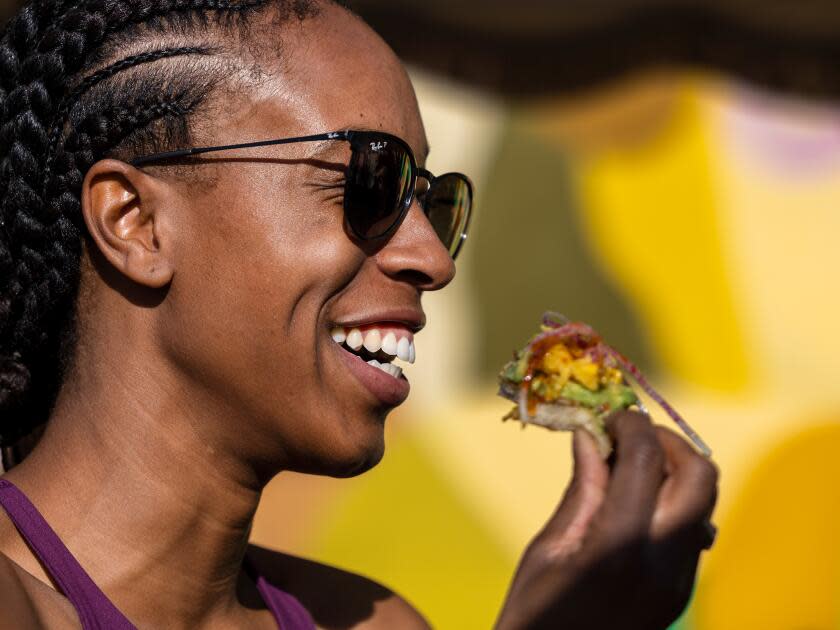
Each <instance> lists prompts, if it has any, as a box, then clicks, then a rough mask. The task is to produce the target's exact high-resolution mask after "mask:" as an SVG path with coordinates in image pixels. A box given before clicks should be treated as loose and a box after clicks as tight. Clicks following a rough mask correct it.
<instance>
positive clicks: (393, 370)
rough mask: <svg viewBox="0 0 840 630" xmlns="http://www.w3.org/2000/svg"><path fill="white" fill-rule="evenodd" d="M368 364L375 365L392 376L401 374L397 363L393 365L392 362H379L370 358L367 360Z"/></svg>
mask: <svg viewBox="0 0 840 630" xmlns="http://www.w3.org/2000/svg"><path fill="white" fill-rule="evenodd" d="M368 365H372V366H373V367H377V368H379V369H380V370H382V371H383V372H385V373H386V374H390V375H391V376H393V377H394V378H399V377H400V376H401V375H402V368H401V367H399V366H398V365H394V364H393V363H380V362H379V361H377V360H376V359H371V360H370V361H368Z"/></svg>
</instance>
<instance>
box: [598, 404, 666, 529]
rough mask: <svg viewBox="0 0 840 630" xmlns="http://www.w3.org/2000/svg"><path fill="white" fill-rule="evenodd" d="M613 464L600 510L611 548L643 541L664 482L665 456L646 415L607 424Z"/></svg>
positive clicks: (618, 415) (623, 414)
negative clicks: (612, 446)
mask: <svg viewBox="0 0 840 630" xmlns="http://www.w3.org/2000/svg"><path fill="white" fill-rule="evenodd" d="M607 430H608V431H609V433H610V435H611V437H612V439H613V444H614V445H615V464H614V465H613V469H612V475H611V479H610V483H609V487H608V488H607V493H606V497H605V499H604V505H603V510H602V517H603V519H602V526H603V528H604V529H605V530H606V531H607V532H608V535H609V538H610V542H611V543H612V544H619V545H620V544H624V543H627V542H633V541H641V540H642V539H643V538H645V537H647V535H648V532H649V529H650V522H651V518H652V517H653V514H654V511H655V509H656V503H657V498H658V496H659V491H660V487H661V485H662V482H663V480H664V478H665V461H666V460H665V452H664V450H663V448H662V444H661V443H660V441H659V438H658V437H657V434H656V431H655V429H654V427H653V425H652V424H651V421H650V418H648V417H647V416H646V415H644V414H641V413H637V412H632V411H623V412H619V413H616V414H614V415H613V416H611V417H610V418H609V419H608V420H607Z"/></svg>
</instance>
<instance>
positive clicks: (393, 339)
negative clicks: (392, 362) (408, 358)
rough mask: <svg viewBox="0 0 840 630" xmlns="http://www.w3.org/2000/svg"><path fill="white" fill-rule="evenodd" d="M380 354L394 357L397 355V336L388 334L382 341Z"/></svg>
mask: <svg viewBox="0 0 840 630" xmlns="http://www.w3.org/2000/svg"><path fill="white" fill-rule="evenodd" d="M382 352H384V353H386V354H390V355H391V356H394V355H396V354H397V336H396V335H395V334H394V333H392V332H389V333H388V334H387V335H385V337H384V338H383V339H382Z"/></svg>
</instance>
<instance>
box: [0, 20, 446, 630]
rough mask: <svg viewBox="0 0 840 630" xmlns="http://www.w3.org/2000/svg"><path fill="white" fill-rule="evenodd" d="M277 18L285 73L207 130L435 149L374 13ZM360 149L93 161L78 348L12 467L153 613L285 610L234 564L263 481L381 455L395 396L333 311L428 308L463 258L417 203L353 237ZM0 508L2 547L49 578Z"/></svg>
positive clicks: (245, 614) (372, 608) (219, 615)
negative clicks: (171, 163) (341, 330)
mask: <svg viewBox="0 0 840 630" xmlns="http://www.w3.org/2000/svg"><path fill="white" fill-rule="evenodd" d="M255 28H258V27H255ZM264 28H266V29H267V30H268V29H270V28H271V27H270V24H269V23H268V20H267V21H266V23H265V24H264ZM278 38H279V36H278V33H276V32H274V33H273V38H272V39H268V38H266V39H265V41H274V42H276V41H277V40H278ZM282 38H283V42H284V49H285V50H286V51H288V52H287V53H285V56H284V58H283V61H282V65H281V64H280V63H278V62H276V61H274V60H273V59H272V54H271V52H270V51H269V52H268V54H267V55H266V59H265V60H264V68H265V69H266V70H272V69H273V74H270V75H269V76H268V77H267V78H263V80H261V81H260V82H259V83H258V84H254V85H252V87H251V89H250V90H247V91H245V90H243V91H238V92H227V93H225V94H224V97H225V98H226V99H227V102H225V103H222V104H220V105H219V107H220V108H221V110H220V115H218V116H216V117H215V121H217V122H218V124H217V126H216V129H215V130H214V133H213V138H212V142H213V143H216V144H225V143H228V142H237V141H243V140H248V139H257V138H272V137H283V136H295V135H303V134H309V133H320V132H324V131H329V130H334V129H341V128H348V127H355V128H360V127H365V128H373V129H383V130H387V131H389V132H391V133H393V134H396V135H399V136H400V137H402V138H403V139H405V140H406V141H407V142H408V143H409V144H410V146H411V147H412V149H413V151H414V152H415V154H416V156H417V159H418V162H420V163H421V164H422V163H423V162H424V161H425V153H426V148H425V147H426V138H425V132H424V129H423V126H422V122H421V120H420V115H419V112H418V109H417V105H416V98H415V96H414V92H413V89H412V87H411V84H410V82H409V80H408V77H407V75H406V73H405V71H404V69H403V68H402V66H401V64H400V63H399V61H398V60H397V58H396V57H395V56H394V55H393V53H392V52H391V51H390V49H388V48H387V47H386V46H385V44H384V43H383V42H382V41H381V40H380V39H379V38H378V36H376V35H375V34H374V33H373V32H372V31H371V30H370V29H369V28H368V27H367V26H365V25H364V24H363V23H362V22H361V21H359V20H358V19H356V18H355V17H353V16H352V15H350V14H349V13H347V12H346V11H344V10H342V9H340V8H335V7H331V6H327V5H324V7H323V10H322V13H321V15H320V16H319V17H317V18H313V19H310V20H307V21H304V22H302V23H296V22H292V23H291V24H290V25H289V26H288V27H287V28H285V29H284V30H283V33H282ZM272 64H273V65H272ZM358 68H366V71H365V72H364V73H360V72H359V71H358ZM348 158H349V149H348V147H347V145H346V143H327V144H326V145H324V146H313V145H293V146H291V147H285V148H266V149H265V150H263V149H260V150H259V152H256V151H251V152H250V153H244V152H240V153H237V154H236V155H231V154H222V155H219V156H213V157H212V158H208V159H207V160H203V161H202V162H204V164H203V165H201V166H197V167H195V168H199V169H204V171H205V172H204V173H202V175H203V176H202V177H201V178H200V180H199V181H201V182H202V183H201V184H198V185H194V184H191V182H190V180H184V179H183V178H179V177H170V176H168V175H167V170H166V168H165V167H161V168H157V169H146V171H145V172H144V171H141V170H138V169H134V168H132V167H130V166H128V165H126V164H124V163H122V162H118V161H114V160H103V161H101V162H98V163H97V164H96V165H94V166H93V167H92V168H91V169H90V171H89V172H88V173H87V176H86V178H85V183H84V190H83V204H82V205H83V212H84V217H85V221H86V224H87V226H88V230H89V232H90V234H91V238H92V241H93V242H94V244H95V247H91V248H89V249H88V254H89V256H88V258H89V260H87V261H86V262H87V264H86V268H85V271H84V277H83V281H82V288H81V291H80V333H79V334H80V343H79V347H78V352H77V359H76V361H75V366H74V368H73V369H72V370H71V372H70V374H69V375H68V377H67V379H66V381H65V384H64V387H63V389H62V392H61V394H60V397H59V400H58V403H57V405H56V409H55V412H54V413H53V415H52V416H51V419H50V422H49V428H48V429H47V432H46V433H45V435H44V437H43V439H42V441H41V443H40V445H39V446H38V447H37V448H36V449H35V450H34V451H33V452H32V453H31V455H30V456H29V457H28V458H27V459H26V460H25V461H24V463H22V464H21V465H20V466H19V467H16V468H15V469H14V470H13V471H11V472H10V473H9V474H8V478H9V479H10V480H11V481H13V482H14V483H16V484H18V485H19V486H20V487H21V489H22V490H23V491H24V492H25V493H26V494H27V495H28V496H29V497H30V499H31V500H32V501H33V503H34V504H35V505H36V506H39V508H41V510H42V511H43V513H44V516H45V518H46V519H47V521H48V522H50V523H51V524H52V525H53V526H54V528H55V529H56V530H57V532H58V534H59V536H60V537H61V538H62V540H63V541H64V542H65V544H66V545H67V546H68V548H69V549H70V550H71V552H72V553H73V554H74V555H75V556H76V557H77V558H78V560H79V561H80V563H81V564H82V566H84V567H85V568H86V569H87V570H88V572H89V573H90V574H91V576H92V578H93V579H94V581H95V582H96V583H97V584H98V585H100V587H101V588H102V589H103V590H104V591H105V592H106V594H107V595H108V596H109V597H110V598H111V599H112V600H113V601H114V602H115V604H116V605H117V606H118V607H119V608H120V609H121V610H122V611H123V612H124V613H125V614H126V615H127V616H128V617H129V618H130V619H132V621H134V622H135V623H137V624H138V625H140V626H146V627H168V628H178V627H183V628H196V627H255V628H256V627H273V626H274V622H273V620H272V619H271V617H270V616H269V615H268V613H267V611H265V610H263V609H256V608H255V606H260V607H261V604H259V601H258V598H257V597H256V595H255V593H254V589H253V585H252V584H248V583H246V582H247V581H246V580H244V579H243V578H242V577H241V575H240V565H241V560H242V556H243V554H244V552H245V549H246V545H247V540H248V531H249V527H250V523H251V519H252V517H253V514H254V512H255V510H256V507H257V503H258V501H259V498H260V491H261V489H262V487H263V485H264V484H265V483H266V482H267V481H268V480H269V479H270V478H271V477H273V476H274V475H275V474H277V473H278V472H279V471H281V470H298V471H310V472H318V473H320V474H327V475H337V476H344V475H351V474H357V473H359V472H361V471H363V470H365V469H367V468H369V467H370V466H372V465H374V464H375V463H376V462H378V461H379V459H380V458H381V456H382V453H383V448H384V442H383V428H384V418H385V415H386V414H387V412H388V411H389V408H388V407H387V406H385V405H383V404H382V403H381V402H380V401H379V400H378V399H376V398H375V397H374V396H373V395H372V394H371V393H370V392H369V391H368V390H367V389H366V388H364V387H363V386H362V385H361V384H360V383H359V382H358V381H356V380H355V378H354V377H353V376H352V375H351V374H349V373H348V371H347V369H346V368H345V367H344V364H343V362H342V361H341V360H340V358H339V356H338V354H337V353H338V352H341V351H340V350H339V349H338V347H337V346H336V344H335V343H334V342H333V341H332V339H331V338H330V336H329V332H330V329H331V327H332V325H333V324H334V323H335V322H337V321H350V320H354V319H360V318H361V319H363V318H366V317H371V318H373V320H374V321H376V320H379V319H381V317H378V316H377V314H378V313H381V312H383V311H385V310H388V311H398V312H400V313H402V316H401V319H405V320H406V325H410V326H411V327H415V328H417V327H420V326H422V324H423V314H422V310H421V307H420V297H421V294H422V292H423V291H427V290H436V289H439V288H441V287H443V286H444V285H446V284H447V283H448V282H449V281H450V280H451V279H452V277H453V275H454V264H453V262H452V260H451V258H450V257H449V255H448V253H447V251H446V249H445V248H444V246H443V245H442V244H441V243H440V241H439V240H438V239H437V237H436V235H435V233H434V231H433V229H432V227H431V225H430V224H429V222H428V221H427V219H426V218H425V216H424V215H423V214H422V211H421V210H420V209H419V207H418V206H416V205H415V206H413V207H412V208H411V209H410V211H409V213H408V216H407V217H406V219H405V222H404V223H403V224H402V226H401V227H400V229H399V230H398V232H397V233H396V234H395V235H394V236H393V238H391V239H390V240H389V241H388V242H387V243H385V244H384V245H382V246H380V247H378V248H371V247H370V246H367V245H366V244H360V243H357V242H354V241H353V240H352V239H351V238H349V237H348V234H347V232H346V230H345V227H344V223H343V211H342V206H341V196H340V192H341V187H342V177H343V176H342V173H341V168H342V166H343V164H345V163H346V161H347V159H348ZM210 162H212V163H213V164H210ZM323 163H327V164H326V166H327V167H328V168H324V164H323ZM205 180H206V181H205ZM55 479H62V483H61V484H56V483H55ZM129 506H130V509H128V508H129ZM2 523H3V524H2V527H3V529H2V532H0V550H2V551H3V552H4V553H5V554H6V555H7V556H8V557H9V558H11V559H12V560H13V561H14V562H15V563H16V564H17V565H19V566H20V567H22V568H23V569H24V570H25V571H27V572H29V573H30V574H31V575H33V576H35V578H37V579H39V580H41V581H42V582H45V583H49V578H48V577H47V576H46V575H45V573H44V571H43V570H42V569H41V567H40V566H39V565H38V563H37V562H36V561H35V560H34V558H33V557H32V555H31V554H30V553H29V552H28V550H27V549H26V548H25V547H24V546H23V545H22V543H21V542H20V539H19V538H18V537H17V535H16V534H15V532H14V531H13V529H12V528H11V526H10V525H9V524H8V522H7V521H6V520H5V519H2ZM90 523H107V524H108V526H107V528H105V527H102V528H100V527H89V526H88V525H89V524H90ZM276 560H277V562H278V564H279V565H283V562H284V557H282V556H279V555H278V556H277V558H276ZM275 572H279V574H280V575H282V574H283V573H284V571H283V568H282V566H280V568H279V569H275ZM330 579H331V581H332V583H334V584H335V585H336V587H340V588H343V589H345V590H347V589H348V588H350V589H352V588H354V585H356V586H355V588H357V590H358V591H359V594H360V598H367V599H368V601H367V602H366V603H365V605H364V606H362V607H361V608H360V607H359V606H354V607H353V610H352V611H350V613H353V614H350V615H349V616H347V615H344V614H343V612H342V611H340V610H338V611H336V610H329V611H325V612H324V614H328V615H329V618H330V619H331V621H332V623H331V624H330V625H331V626H332V627H345V626H352V625H354V624H359V627H366V626H365V624H367V625H368V626H371V624H374V621H375V620H374V619H372V618H370V617H371V616H373V617H377V616H381V615H385V616H386V617H387V615H388V613H389V611H390V610H391V609H397V610H401V609H403V608H405V610H407V611H409V613H410V614H409V617H410V618H411V619H412V620H413V621H414V622H416V623H420V617H419V615H417V614H416V613H414V612H413V611H411V609H410V608H408V607H407V606H405V605H404V604H402V602H401V601H400V600H398V599H397V598H395V597H393V596H391V595H390V594H389V593H388V592H387V591H386V590H385V589H382V588H379V589H371V588H370V585H369V583H368V582H367V581H364V580H362V579H361V578H355V577H351V576H347V575H346V574H344V575H343V576H342V575H341V574H338V572H331V573H330ZM284 582H285V580H281V583H284ZM315 582H317V580H316V579H314V578H310V579H309V580H308V581H306V580H304V581H302V583H301V584H300V586H299V588H301V589H306V588H311V584H314V583H315ZM34 590H35V592H36V593H37V594H38V595H43V596H45V597H47V596H49V595H50V593H47V594H44V593H41V592H40V591H38V589H37V588H35V589H34ZM303 598H304V599H306V597H303ZM243 599H244V601H245V603H246V604H247V603H249V602H250V605H251V607H250V608H249V607H248V606H247V605H244V604H243V601H242V600H243ZM313 614H314V615H315V617H316V620H318V621H320V619H319V617H320V616H321V612H320V611H319V610H317V609H316V610H313ZM354 614H355V617H354ZM359 615H364V616H362V617H359ZM374 625H375V624H374ZM371 627H372V626H371Z"/></svg>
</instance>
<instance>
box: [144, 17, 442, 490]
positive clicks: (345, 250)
mask: <svg viewBox="0 0 840 630" xmlns="http://www.w3.org/2000/svg"><path fill="white" fill-rule="evenodd" d="M281 41H282V44H281V48H282V52H281V55H280V57H281V58H280V59H279V60H276V61H275V62H274V63H273V65H272V66H270V67H272V68H273V70H272V73H271V76H269V77H268V78H265V79H263V80H262V81H260V82H258V83H256V85H255V87H253V88H252V89H250V90H248V91H247V93H241V94H234V95H231V96H230V100H229V102H228V105H227V107H226V108H225V114H224V115H223V116H220V117H219V120H217V121H213V122H214V124H215V125H217V131H215V132H214V133H215V134H216V137H214V138H213V139H212V140H211V142H212V143H213V144H227V143H235V142H246V141H249V140H257V139H268V138H275V137H287V136H297V135H304V134H314V133H322V132H326V131H333V130H337V129H347V128H357V129H358V128H366V129H377V130H384V131H387V132H390V133H392V134H395V135H397V136H400V137H401V138H403V139H404V140H405V141H406V142H408V144H409V145H410V146H411V147H412V150H413V151H414V153H415V156H416V158H417V161H418V164H420V165H422V164H423V163H424V161H425V159H426V153H427V148H426V147H427V143H426V138H425V132H424V129H423V123H422V121H421V119H420V115H419V112H418V109H417V103H416V98H415V95H414V92H413V89H412V87H411V84H410V82H409V80H408V77H407V75H406V73H405V71H404V70H403V68H402V66H401V65H400V63H399V61H398V60H397V59H396V57H395V56H394V54H393V53H392V51H391V50H390V49H389V48H388V47H387V46H386V45H385V44H384V43H383V42H382V41H381V40H380V39H379V38H378V36H377V35H375V34H374V33H373V32H372V31H371V30H370V29H369V28H368V27H367V26H365V25H364V24H363V23H361V21H359V20H358V19H356V18H355V17H353V16H352V15H350V14H349V13H347V12H346V11H344V10H343V9H340V8H336V7H332V6H324V8H323V11H322V13H321V15H320V16H318V17H317V18H314V19H310V20H307V21H304V22H302V23H300V24H298V23H296V22H293V23H292V24H290V25H287V27H286V28H284V30H283V32H282V40H281ZM268 67H269V66H268V65H266V66H264V69H268ZM349 155H350V152H349V146H348V145H347V143H346V142H327V143H323V144H310V143H305V144H292V145H285V146H279V147H261V148H259V149H249V150H247V151H237V152H236V153H233V152H230V153H222V154H217V155H214V156H213V157H208V159H212V160H215V161H218V164H217V165H215V166H212V167H203V166H202V167H197V168H211V169H212V171H213V173H214V183H213V184H212V185H208V186H193V187H192V188H189V189H187V188H183V189H182V190H181V199H182V203H184V204H185V205H186V206H188V207H187V211H186V212H183V213H180V214H179V215H178V216H176V217H174V218H173V219H172V220H173V221H177V222H178V225H177V226H175V229H174V230H173V233H174V234H175V235H176V236H175V238H176V240H177V243H176V247H175V249H174V251H175V252H176V257H177V260H176V261H175V265H174V269H175V272H174V279H173V281H172V284H171V287H170V289H169V293H168V295H167V299H166V300H165V302H164V303H163V304H162V308H164V309H165V310H164V313H163V319H162V320H161V325H160V333H159V334H160V336H161V338H162V340H163V345H162V347H163V348H164V351H165V352H166V353H167V355H168V358H169V360H170V361H172V362H173V364H174V365H175V366H176V369H177V371H178V372H179V373H180V374H182V375H183V378H184V380H185V381H187V382H189V383H190V387H191V388H193V391H195V392H196V394H197V395H199V396H200V397H201V398H200V399H201V400H210V401H213V404H215V405H218V408H219V409H222V410H227V411H228V413H223V414H221V415H222V416H226V417H225V418H224V420H223V422H222V426H219V427H214V428H213V429H212V430H213V431H214V432H218V433H219V435H220V437H221V438H222V439H223V440H224V441H223V443H224V444H226V445H230V446H231V449H236V451H235V452H237V453H241V454H245V455H247V456H250V457H252V458H254V459H256V460H257V461H260V462H263V463H264V464H265V465H266V466H267V467H268V468H269V469H270V468H271V467H273V466H274V467H276V466H277V465H278V463H279V464H280V465H282V466H284V467H287V468H291V469H295V470H301V471H306V472H318V473H321V474H331V475H337V476H342V475H350V474H355V473H358V472H361V471H363V470H365V469H367V468H369V467H370V466H372V465H374V464H375V463H376V462H378V460H379V459H380V457H381V456H382V452H383V448H384V440H383V427H384V419H385V416H386V414H387V413H388V411H389V410H391V409H392V408H393V407H394V406H396V405H398V404H400V403H401V402H402V401H403V400H404V399H405V397H406V396H407V395H408V383H407V381H406V380H405V379H403V378H399V379H398V378H394V377H393V376H391V375H389V374H386V373H385V372H384V371H382V370H380V369H378V368H376V367H373V366H370V365H369V364H367V363H366V362H364V361H363V360H361V359H359V358H358V357H356V356H355V355H353V354H351V353H350V352H348V351H347V350H346V345H345V346H343V347H342V346H340V345H339V344H338V343H336V342H335V341H334V340H333V338H332V336H331V331H332V330H333V329H335V328H336V327H343V328H346V329H348V330H349V329H352V328H358V329H360V330H361V331H362V332H363V333H365V332H368V331H369V330H371V329H378V330H379V331H380V334H381V336H382V337H385V336H387V334H388V333H389V332H390V333H393V334H394V337H395V339H396V340H399V339H402V338H407V339H408V340H409V341H410V340H411V339H412V337H413V335H414V334H416V333H417V332H418V331H419V329H420V328H422V327H423V324H424V316H423V311H422V308H421V304H420V300H421V296H422V293H423V292H424V291H430V290H436V289H440V288H442V287H443V286H444V285H446V284H447V283H448V282H449V281H450V280H451V279H452V277H453V275H454V265H453V262H452V260H451V258H450V256H449V254H448V253H447V251H446V249H445V248H444V246H443V245H442V244H441V242H440V241H439V240H438V238H437V236H436V235H435V233H434V231H433V230H432V227H431V225H430V224H429V223H428V221H427V220H426V218H425V216H424V215H423V213H422V211H421V210H420V208H419V207H418V206H417V205H416V203H415V204H414V205H413V206H412V207H411V209H410V211H409V212H408V215H407V217H406V219H405V221H404V222H403V223H402V225H401V226H400V228H399V229H398V230H397V231H396V233H395V234H394V235H393V237H392V238H390V240H388V241H387V242H386V243H384V244H381V243H380V244H378V245H377V246H376V247H373V246H371V244H369V243H362V242H358V241H354V239H353V238H352V237H350V236H349V235H348V232H347V230H346V228H345V223H344V214H343V207H342V190H343V172H342V169H343V167H344V165H345V164H347V162H348V159H349ZM199 189H200V190H199ZM405 343H406V342H403V345H405ZM420 360H429V358H428V357H420Z"/></svg>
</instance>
